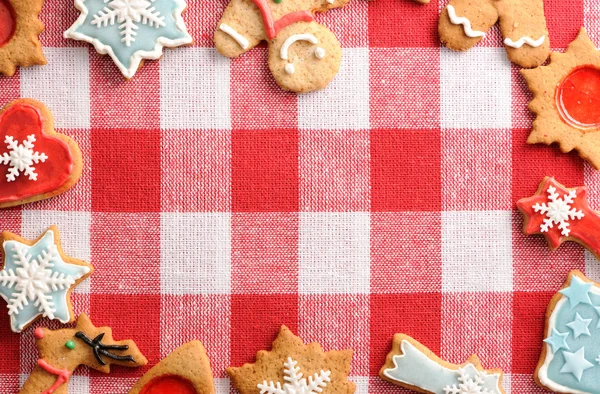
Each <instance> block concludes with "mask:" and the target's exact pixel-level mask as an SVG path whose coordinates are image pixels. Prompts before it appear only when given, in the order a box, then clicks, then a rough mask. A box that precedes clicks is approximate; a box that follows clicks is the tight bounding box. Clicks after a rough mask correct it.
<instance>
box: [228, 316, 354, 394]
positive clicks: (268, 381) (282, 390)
mask: <svg viewBox="0 0 600 394" xmlns="http://www.w3.org/2000/svg"><path fill="white" fill-rule="evenodd" d="M352 353H353V352H352V350H351V349H348V350H331V351H329V352H324V351H323V349H322V348H321V345H319V344H318V343H311V344H309V345H305V344H304V343H303V342H302V339H300V338H298V337H297V336H295V335H294V334H293V333H292V332H291V331H290V330H289V329H288V328H287V327H286V326H282V327H281V329H280V330H279V335H278V336H277V339H275V341H274V342H273V348H272V349H271V351H265V350H261V351H260V352H258V353H257V355H256V362H255V363H253V364H249V363H248V364H244V365H243V366H242V367H239V368H234V367H230V368H227V374H228V375H229V377H230V378H231V382H232V383H233V385H234V386H235V387H236V388H237V389H238V390H239V392H240V394H257V393H259V392H260V393H261V394H293V393H304V394H317V393H322V394H351V393H354V391H355V390H356V385H355V384H354V383H352V382H350V381H349V380H348V374H349V373H350V363H351V361H352Z"/></svg>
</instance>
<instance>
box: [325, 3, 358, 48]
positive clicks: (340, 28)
mask: <svg viewBox="0 0 600 394" xmlns="http://www.w3.org/2000/svg"><path fill="white" fill-rule="evenodd" d="M369 7H370V5H369V3H368V2H366V1H351V2H350V3H348V5H347V6H345V7H344V8H341V9H339V8H338V9H335V10H331V11H329V12H326V13H318V14H317V15H316V18H315V19H316V20H317V22H319V23H321V24H323V25H325V26H327V28H328V29H330V30H331V31H333V32H335V36H336V37H337V39H338V40H339V41H340V44H342V48H358V47H367V46H368V45H369V35H368V29H369Z"/></svg>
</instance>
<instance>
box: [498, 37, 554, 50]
mask: <svg viewBox="0 0 600 394" xmlns="http://www.w3.org/2000/svg"><path fill="white" fill-rule="evenodd" d="M545 40H546V36H541V37H540V38H538V39H537V40H534V39H533V38H531V37H527V36H525V37H521V38H520V39H519V40H517V41H513V40H511V39H510V38H507V39H505V40H504V45H506V46H509V47H512V48H517V49H519V48H521V47H522V46H523V45H525V44H527V45H529V46H530V47H534V48H537V47H539V46H540V45H542V44H543V43H544V41H545Z"/></svg>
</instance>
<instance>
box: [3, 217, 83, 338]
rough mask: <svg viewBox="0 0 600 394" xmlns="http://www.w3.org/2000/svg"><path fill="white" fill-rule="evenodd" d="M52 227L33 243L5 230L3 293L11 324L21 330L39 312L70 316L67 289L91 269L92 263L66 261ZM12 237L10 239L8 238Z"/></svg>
mask: <svg viewBox="0 0 600 394" xmlns="http://www.w3.org/2000/svg"><path fill="white" fill-rule="evenodd" d="M54 231H57V230H56V229H55V228H51V229H50V230H48V231H46V233H45V234H44V235H43V236H42V237H41V238H40V239H39V240H38V241H37V242H35V243H34V244H32V245H29V244H28V243H26V242H25V241H24V242H21V241H20V240H18V239H12V238H15V237H14V236H13V237H11V235H10V233H3V234H2V237H3V239H5V240H4V241H3V243H2V248H3V255H4V269H3V270H2V271H0V296H2V298H4V299H5V300H6V302H7V303H8V314H9V315H10V322H11V328H12V330H13V331H14V332H21V331H22V330H23V328H25V326H27V325H28V324H29V323H31V322H32V321H33V320H35V319H36V318H37V317H38V316H43V317H47V318H49V319H57V320H59V321H60V322H61V323H68V322H69V321H70V320H71V307H70V302H69V301H68V299H67V298H68V293H69V290H70V289H71V287H72V286H73V285H75V284H76V283H78V281H80V280H82V279H83V278H85V277H87V276H88V275H89V274H90V273H91V266H89V265H88V264H87V263H83V262H79V264H72V263H69V262H66V261H65V258H64V257H63V255H62V253H61V251H60V249H59V245H60V244H59V243H58V242H55V234H54ZM7 238H9V239H8V240H6V239H7Z"/></svg>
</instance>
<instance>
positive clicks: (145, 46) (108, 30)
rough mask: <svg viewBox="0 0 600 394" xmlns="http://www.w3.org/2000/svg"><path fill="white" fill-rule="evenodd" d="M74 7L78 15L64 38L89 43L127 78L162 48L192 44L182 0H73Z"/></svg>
mask: <svg viewBox="0 0 600 394" xmlns="http://www.w3.org/2000/svg"><path fill="white" fill-rule="evenodd" d="M75 8H77V9H78V10H79V11H80V12H81V15H80V16H79V18H78V19H77V21H76V22H75V23H74V24H73V26H71V27H70V28H69V30H67V31H66V32H65V38H72V39H73V40H80V41H85V42H88V43H90V44H93V45H94V47H95V48H96V51H97V52H98V53H100V54H102V55H107V54H108V55H109V56H110V57H111V58H112V59H113V61H114V62H115V64H116V65H117V67H119V70H121V73H123V75H124V76H125V78H127V79H130V78H132V77H133V76H134V75H135V73H136V72H137V70H138V69H139V68H140V67H141V66H142V65H143V61H144V59H152V60H155V59H159V58H160V57H161V56H162V53H163V47H169V48H173V47H178V46H181V45H188V44H191V43H192V37H191V36H190V35H189V33H188V32H187V29H186V26H185V23H184V21H183V18H182V16H181V14H182V13H183V11H184V10H185V8H186V3H185V2H184V1H183V0H75Z"/></svg>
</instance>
